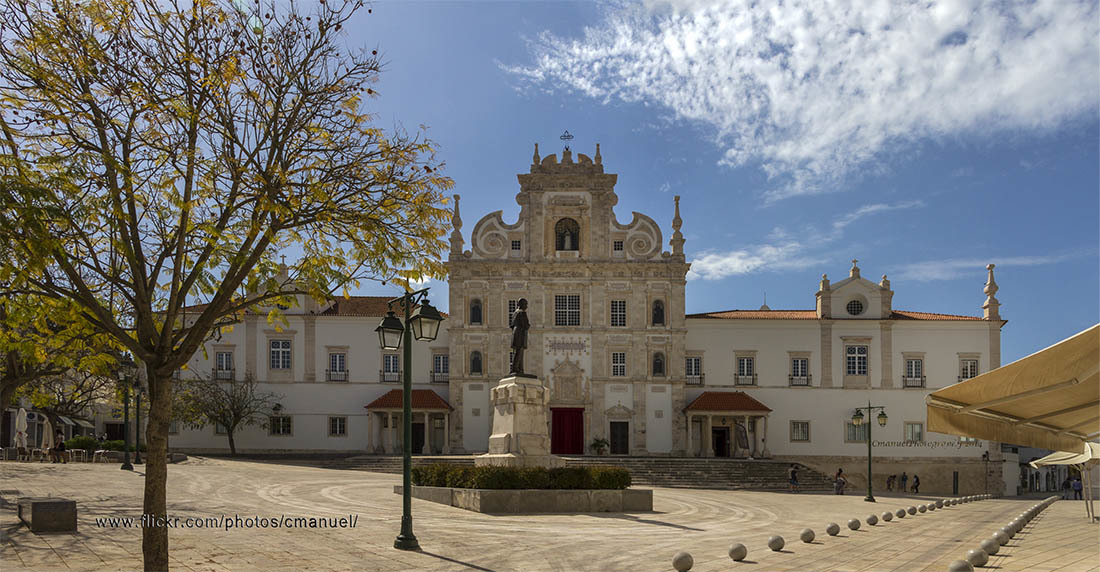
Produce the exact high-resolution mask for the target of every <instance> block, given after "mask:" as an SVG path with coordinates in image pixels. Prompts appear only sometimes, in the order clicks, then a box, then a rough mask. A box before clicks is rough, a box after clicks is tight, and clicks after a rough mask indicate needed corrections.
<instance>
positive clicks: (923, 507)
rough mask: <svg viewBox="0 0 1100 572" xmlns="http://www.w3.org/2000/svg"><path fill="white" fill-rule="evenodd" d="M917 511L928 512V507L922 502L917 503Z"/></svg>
mask: <svg viewBox="0 0 1100 572" xmlns="http://www.w3.org/2000/svg"><path fill="white" fill-rule="evenodd" d="M917 512H920V513H925V512H928V507H926V506H924V505H923V504H919V505H917Z"/></svg>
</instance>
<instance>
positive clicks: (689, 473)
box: [318, 455, 833, 491]
mask: <svg viewBox="0 0 1100 572" xmlns="http://www.w3.org/2000/svg"><path fill="white" fill-rule="evenodd" d="M563 458H564V459H565V462H566V466H580V465H602V466H616V467H623V468H625V469H627V470H628V471H630V475H631V479H632V480H633V482H634V484H635V485H650V486H659V487H678V488H695V489H745V490H787V469H788V468H789V467H790V463H788V462H785V461H768V460H752V461H750V460H745V459H718V458H708V459H704V458H698V457H618V456H616V457H593V456H582V457H563ZM412 462H413V466H414V467H418V466H424V465H431V464H434V463H450V464H456V465H467V466H473V464H474V457H473V456H472V455H447V456H414V457H413V459H412ZM318 464H319V465H320V466H322V467H326V468H331V469H351V470H358V471H370V472H374V473H392V474H398V473H400V472H401V457H400V456H396V455H361V456H356V457H348V458H345V459H334V460H327V461H323V462H320V463H318ZM798 481H799V488H800V489H802V490H809V491H828V490H832V488H833V481H832V479H831V478H830V477H827V476H825V475H823V474H821V473H819V472H817V471H814V470H813V469H810V468H809V467H806V466H804V465H798Z"/></svg>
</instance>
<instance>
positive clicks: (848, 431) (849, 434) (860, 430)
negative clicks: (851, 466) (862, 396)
mask: <svg viewBox="0 0 1100 572" xmlns="http://www.w3.org/2000/svg"><path fill="white" fill-rule="evenodd" d="M844 441H846V442H848V443H866V442H867V424H866V423H860V424H859V425H856V424H855V423H852V422H851V421H845V422H844Z"/></svg>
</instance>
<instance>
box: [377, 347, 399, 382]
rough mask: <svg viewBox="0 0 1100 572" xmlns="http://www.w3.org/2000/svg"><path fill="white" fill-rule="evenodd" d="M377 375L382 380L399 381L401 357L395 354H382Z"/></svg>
mask: <svg viewBox="0 0 1100 572" xmlns="http://www.w3.org/2000/svg"><path fill="white" fill-rule="evenodd" d="M379 377H380V379H379V381H382V382H390V383H397V382H399V381H401V358H399V357H398V356H397V354H382V371H381V375H380V376H379Z"/></svg>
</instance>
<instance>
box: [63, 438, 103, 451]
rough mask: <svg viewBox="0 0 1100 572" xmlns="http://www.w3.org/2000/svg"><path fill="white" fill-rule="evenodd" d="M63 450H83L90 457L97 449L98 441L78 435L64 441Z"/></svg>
mask: <svg viewBox="0 0 1100 572" xmlns="http://www.w3.org/2000/svg"><path fill="white" fill-rule="evenodd" d="M65 448H66V449H68V450H70V451H72V450H73V449H84V450H85V451H87V452H88V454H89V455H91V454H92V453H93V452H95V450H96V449H98V448H99V441H97V440H96V438H95V437H89V436H87V435H79V436H77V437H73V438H72V439H69V440H68V441H65Z"/></svg>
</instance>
